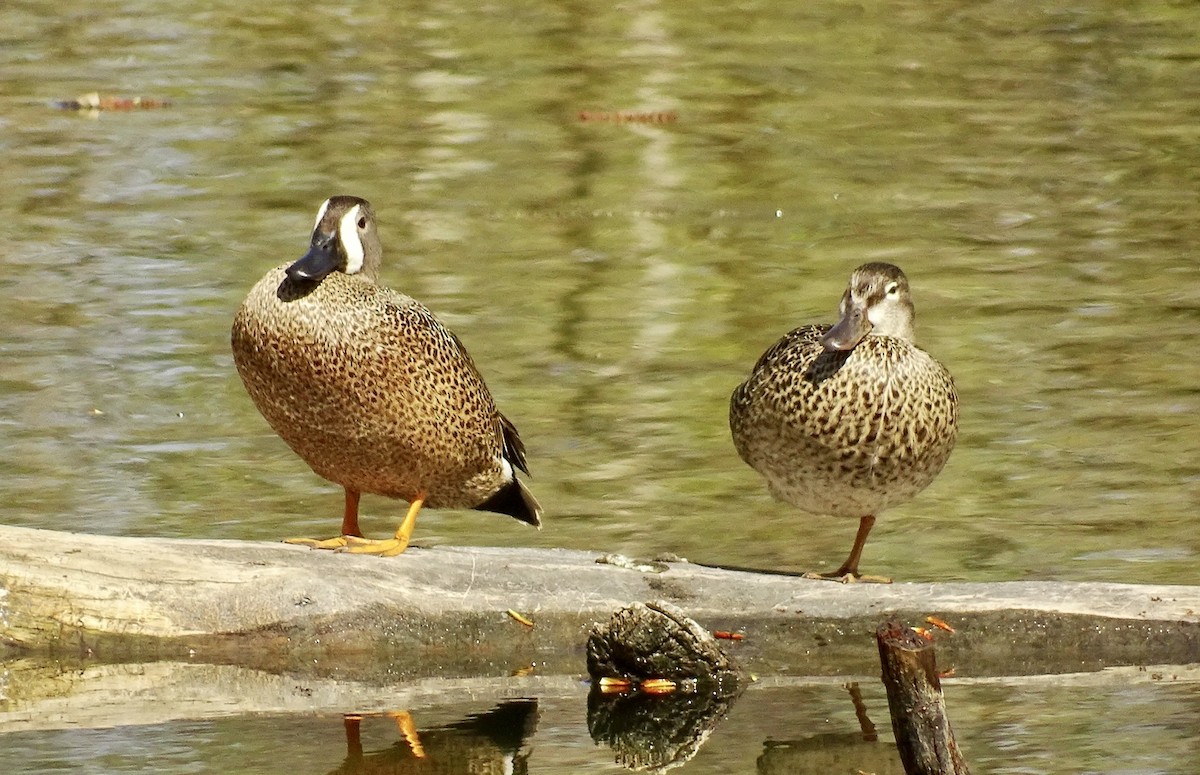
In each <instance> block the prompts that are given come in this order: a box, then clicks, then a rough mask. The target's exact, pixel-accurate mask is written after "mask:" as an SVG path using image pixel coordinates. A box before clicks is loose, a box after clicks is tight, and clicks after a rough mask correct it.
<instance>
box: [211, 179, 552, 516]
mask: <svg viewBox="0 0 1200 775" xmlns="http://www.w3.org/2000/svg"><path fill="white" fill-rule="evenodd" d="M354 208H357V209H354ZM348 213H349V214H351V215H354V216H357V224H358V228H357V229H355V226H356V224H355V223H354V220H355V219H354V218H347V214H348ZM320 215H321V217H320V218H319V219H318V224H317V228H316V230H315V231H314V235H313V241H312V245H313V248H312V250H310V253H309V255H307V256H306V257H305V259H301V261H297V262H295V263H294V264H292V265H291V267H289V265H287V264H284V265H281V266H277V267H275V268H274V269H272V270H270V271H269V272H267V274H266V276H264V277H263V278H262V279H261V280H260V281H259V282H258V283H257V284H256V285H255V286H254V288H253V289H252V290H251V291H250V293H249V295H248V296H247V297H246V299H245V301H244V302H243V303H242V305H241V307H240V308H239V309H238V311H237V314H236V316H235V318H234V323H233V334H232V342H233V353H234V362H235V363H236V365H237V370H238V373H239V374H240V375H241V378H242V381H243V382H244V383H245V386H246V390H247V391H248V392H249V394H250V397H251V398H252V399H253V400H254V403H255V405H256V406H257V407H258V409H259V411H260V412H262V415H263V417H265V418H266V420H267V422H268V423H270V425H271V427H272V428H273V429H275V432H276V433H278V434H279V435H280V436H281V437H282V438H283V440H284V441H286V442H287V444H288V446H290V447H291V448H292V449H293V450H294V451H295V452H296V454H298V455H299V456H300V457H301V458H303V459H304V460H305V462H307V463H308V464H309V466H311V467H312V469H313V471H315V472H316V473H317V474H319V475H320V476H323V477H325V478H326V479H328V480H330V481H332V482H336V483H337V484H340V485H342V487H344V488H346V490H347V503H348V506H347V510H348V511H349V509H350V506H349V503H350V495H351V494H352V493H353V494H354V506H355V509H356V508H357V493H363V492H366V493H375V494H378V495H386V496H388V497H392V498H401V499H404V500H407V501H414V500H416V499H418V498H419V497H420V496H422V495H423V496H424V504H425V505H428V506H430V507H434V508H438V507H444V508H487V509H489V510H496V511H502V512H503V513H508V514H511V515H512V516H514V517H516V518H517V519H521V520H523V521H526V522H529V523H531V524H534V525H538V524H539V522H540V520H539V515H540V509H539V508H538V506H537V503H536V501H535V500H534V499H533V497H532V495H530V494H529V493H528V491H527V490H525V488H524V486H523V485H522V484H521V483H520V482H519V481H518V480H517V479H516V477H515V475H514V467H515V468H519V469H521V470H526V464H525V456H524V447H523V445H522V443H521V439H520V437H519V436H518V435H517V431H516V428H515V427H513V425H512V423H510V422H509V421H508V420H507V419H506V418H505V417H504V416H503V415H502V414H500V412H499V411H498V410H497V409H496V406H495V404H494V402H493V400H492V396H491V394H490V393H489V392H488V389H487V386H486V385H485V384H484V382H483V378H482V377H480V375H479V372H478V370H477V369H476V367H475V364H474V363H473V362H472V360H471V357H470V356H469V355H468V354H467V351H466V349H465V348H464V347H463V345H462V343H461V342H460V341H459V340H458V338H457V337H456V336H455V335H454V334H453V333H451V332H450V331H449V330H447V329H446V328H445V327H444V326H443V325H442V324H441V323H440V322H439V321H438V319H437V318H436V317H434V315H433V314H432V313H431V312H430V311H429V310H428V309H426V308H425V307H424V306H423V305H422V304H421V303H419V302H418V301H416V300H415V299H412V298H410V297H409V296H406V295H404V294H401V293H397V292H396V291H393V290H390V289H388V288H385V287H382V286H380V285H378V284H377V283H376V278H377V274H378V269H379V263H380V259H381V253H382V249H381V248H380V246H379V240H378V237H377V235H376V232H375V222H374V213H373V212H372V211H371V209H370V205H369V204H368V203H366V202H365V201H364V200H361V199H357V198H354V197H335V198H333V199H331V200H329V202H327V203H326V204H325V205H323V206H322V210H321V214H320ZM351 229H355V231H356V233H354V234H351V233H348V232H347V230H351ZM356 240H357V242H356ZM318 243H320V244H318ZM319 248H320V249H321V250H323V251H324V253H323V254H322V256H324V257H333V258H332V259H331V260H336V261H339V262H340V264H339V266H338V267H337V269H336V270H334V271H329V272H328V274H325V275H324V276H321V277H318V278H316V279H308V278H306V277H305V276H304V274H305V273H304V271H303V270H302V269H297V268H298V267H301V265H302V262H304V261H305V260H306V259H308V258H309V256H311V255H312V254H313V253H314V252H315V251H318V249H319ZM356 255H357V262H356V260H355V257H356ZM355 263H357V264H359V265H360V266H358V267H355V266H354V265H355ZM347 268H349V269H351V270H353V269H356V268H357V271H356V272H354V273H352V274H348V273H346V270H347ZM418 508H419V506H418ZM414 518H415V514H414Z"/></svg>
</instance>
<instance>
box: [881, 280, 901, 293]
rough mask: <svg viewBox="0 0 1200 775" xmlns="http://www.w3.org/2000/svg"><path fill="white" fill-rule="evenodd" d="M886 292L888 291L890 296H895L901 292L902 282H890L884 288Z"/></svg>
mask: <svg viewBox="0 0 1200 775" xmlns="http://www.w3.org/2000/svg"><path fill="white" fill-rule="evenodd" d="M884 293H886V294H887V295H888V296H895V295H897V294H899V293H900V283H889V284H888V287H887V288H886V289H885V290H884Z"/></svg>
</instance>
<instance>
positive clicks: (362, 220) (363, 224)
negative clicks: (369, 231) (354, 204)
mask: <svg viewBox="0 0 1200 775" xmlns="http://www.w3.org/2000/svg"><path fill="white" fill-rule="evenodd" d="M358 228H360V229H365V228H367V219H366V218H359V219H358Z"/></svg>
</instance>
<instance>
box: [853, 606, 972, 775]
mask: <svg viewBox="0 0 1200 775" xmlns="http://www.w3.org/2000/svg"><path fill="white" fill-rule="evenodd" d="M875 639H876V641H877V642H878V645H879V662H880V665H881V666H882V668H883V685H884V688H886V689H887V698H888V709H889V711H890V712H891V716H892V731H893V732H894V733H895V736H896V748H897V749H899V752H900V761H901V762H902V763H903V764H904V771H905V773H906V775H969V773H970V770H968V769H967V763H966V761H964V760H963V757H962V753H961V752H960V751H959V750H958V744H957V743H956V742H955V741H954V730H952V729H951V728H950V722H949V720H948V719H947V718H946V702H945V700H944V698H943V697H942V684H941V681H940V680H939V679H938V672H937V663H936V660H935V657H934V648H933V642H932V641H929V640H927V639H925V638H924V637H922V636H921V635H918V634H917V633H916V632H915V631H914V630H912V629H911V628H909V627H905V626H904V625H901V624H899V623H897V622H894V621H889V622H884V623H883V624H881V625H879V629H877V630H876V632H875Z"/></svg>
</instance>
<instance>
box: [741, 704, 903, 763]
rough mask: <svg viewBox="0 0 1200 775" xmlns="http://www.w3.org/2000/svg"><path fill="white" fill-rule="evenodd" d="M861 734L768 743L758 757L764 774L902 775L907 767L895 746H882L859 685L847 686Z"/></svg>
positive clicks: (764, 744) (826, 735) (835, 734)
mask: <svg viewBox="0 0 1200 775" xmlns="http://www.w3.org/2000/svg"><path fill="white" fill-rule="evenodd" d="M846 691H848V692H849V693H850V702H852V703H853V704H854V715H855V716H856V717H857V718H858V724H859V731H857V732H831V733H828V734H823V735H814V736H812V737H805V738H802V739H798V740H767V741H766V742H765V743H763V752H762V755H761V756H759V757H758V761H757V762H756V764H757V771H758V772H759V773H760V775H808V774H809V773H811V774H812V775H817V774H818V773H820V775H826V774H827V773H831V772H871V773H875V775H902V773H903V772H904V765H903V764H902V763H901V762H900V755H899V754H898V753H897V752H896V747H895V746H894V745H892V744H890V743H889V744H882V745H881V744H880V743H879V733H878V732H876V730H875V724H874V722H872V721H871V719H870V717H868V716H867V706H866V703H864V702H863V698H862V690H861V689H859V687H858V684H856V683H852V684H848V685H847V686H846Z"/></svg>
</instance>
